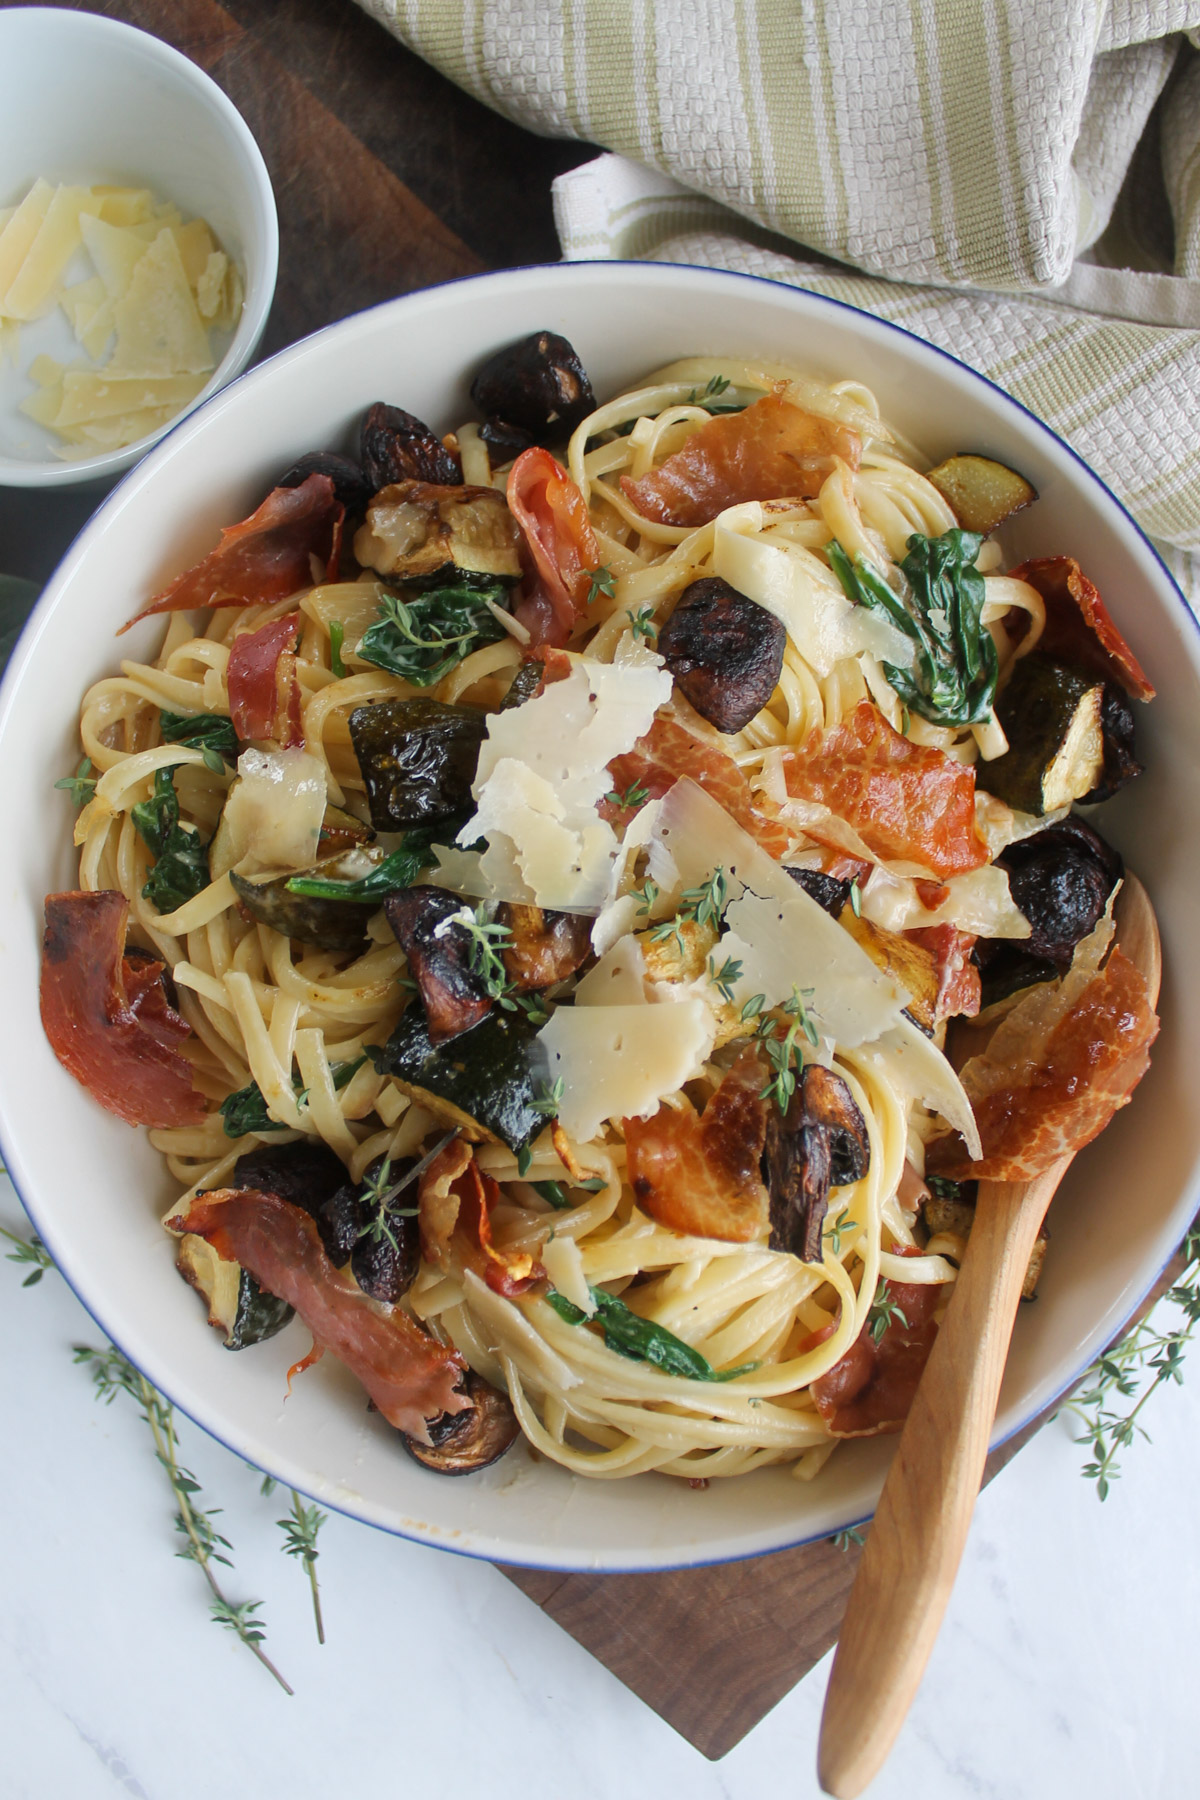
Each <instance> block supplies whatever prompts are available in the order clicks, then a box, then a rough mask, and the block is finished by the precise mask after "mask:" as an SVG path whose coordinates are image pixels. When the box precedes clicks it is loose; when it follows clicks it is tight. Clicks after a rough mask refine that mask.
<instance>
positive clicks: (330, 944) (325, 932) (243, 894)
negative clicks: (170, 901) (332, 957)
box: [229, 852, 370, 954]
mask: <svg viewBox="0 0 1200 1800" xmlns="http://www.w3.org/2000/svg"><path fill="white" fill-rule="evenodd" d="M362 861H363V857H362V856H361V854H356V853H354V852H351V854H350V855H349V856H329V857H326V858H325V859H324V861H322V862H319V863H315V864H314V865H313V867H312V868H311V869H306V870H305V871H304V873H305V874H306V875H316V876H324V877H326V878H327V879H329V880H331V881H337V880H345V881H351V880H353V879H354V877H355V875H356V874H361V873H362V872H363V871H362V868H361V866H360V865H361V864H362ZM343 871H345V872H343ZM293 874H294V871H293V870H290V869H289V870H288V872H287V874H286V875H274V876H268V877H267V878H266V880H263V879H262V878H261V877H259V876H253V877H251V876H247V875H239V874H238V873H237V871H236V870H235V869H231V870H230V871H229V879H230V881H231V882H232V883H233V891H234V893H235V894H236V895H237V897H238V899H239V900H240V901H241V903H242V905H243V906H244V907H245V908H246V911H247V912H248V913H251V914H252V915H253V917H254V918H256V919H257V920H258V921H259V923H260V924H261V925H270V926H271V928H272V930H274V931H280V932H282V933H283V935H284V937H289V938H299V940H300V941H301V943H304V944H316V945H317V946H318V947H319V948H320V949H322V950H355V951H357V952H359V954H361V953H362V952H363V951H364V950H365V949H366V947H367V932H366V925H367V919H368V918H369V917H370V913H369V910H368V909H367V908H365V907H362V906H358V905H356V904H355V902H354V901H352V900H317V899H314V898H313V897H312V896H311V895H308V894H293V893H291V892H290V891H289V889H288V882H289V881H290V880H291V879H292V877H293Z"/></svg>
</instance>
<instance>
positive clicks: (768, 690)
mask: <svg viewBox="0 0 1200 1800" xmlns="http://www.w3.org/2000/svg"><path fill="white" fill-rule="evenodd" d="M786 647H787V632H786V630H785V629H784V626H783V624H782V622H781V620H779V619H777V618H776V617H775V615H774V613H770V612H768V611H767V609H766V607H765V606H759V605H758V603H757V602H756V601H754V600H748V599H747V598H746V596H745V594H739V593H738V591H737V589H736V588H734V587H730V585H729V583H728V582H727V581H722V580H721V579H720V577H719V576H715V575H712V576H707V577H705V579H704V580H702V581H693V582H692V584H691V585H690V587H686V588H685V589H684V590H683V593H682V594H681V595H680V596H679V599H678V601H677V602H676V605H675V610H674V612H673V613H672V614H671V616H670V618H669V619H668V620H667V622H666V624H665V625H664V626H663V628H662V630H661V631H660V632H659V634H658V646H657V648H658V652H659V654H660V656H661V657H662V658H663V660H664V662H665V663H666V665H667V668H668V669H669V670H670V672H671V674H672V676H673V677H674V680H675V685H676V687H678V688H679V690H680V692H681V693H682V694H683V695H684V696H685V698H686V699H687V700H689V701H690V702H691V704H692V705H693V706H694V707H695V709H696V711H697V712H698V713H699V714H700V715H701V717H702V718H705V719H707V720H708V722H709V724H710V725H715V726H716V728H717V730H718V731H724V732H734V731H742V730H744V728H745V727H746V726H747V725H748V724H749V723H750V721H751V719H753V718H754V717H755V716H756V715H757V714H758V713H760V712H761V711H762V709H763V707H764V706H765V705H766V704H767V701H768V700H769V699H770V698H771V695H772V694H773V693H774V692H775V689H776V687H777V686H778V684H779V674H780V670H781V669H782V668H783V653H784V650H785V648H786Z"/></svg>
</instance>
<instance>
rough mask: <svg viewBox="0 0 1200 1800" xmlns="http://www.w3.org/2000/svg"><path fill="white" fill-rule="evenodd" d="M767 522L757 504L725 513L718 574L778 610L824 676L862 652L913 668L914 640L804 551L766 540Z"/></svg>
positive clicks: (720, 521) (718, 530) (717, 534)
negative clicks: (858, 601)
mask: <svg viewBox="0 0 1200 1800" xmlns="http://www.w3.org/2000/svg"><path fill="white" fill-rule="evenodd" d="M768 522H769V515H767V514H764V512H763V508H762V506H761V504H760V503H759V501H757V500H748V501H745V502H743V503H742V504H741V505H740V506H730V507H727V508H726V510H725V511H724V512H723V513H720V514H719V515H718V517H717V520H716V523H715V529H714V534H713V556H712V569H713V574H714V575H719V576H721V577H722V578H723V579H724V580H725V581H727V582H729V584H730V586H731V587H735V588H736V589H737V590H738V592H739V593H740V594H745V596H746V598H747V599H748V600H754V601H756V602H757V604H758V605H759V606H762V607H765V608H766V610H767V612H769V613H774V615H775V617H776V618H777V619H778V620H779V621H780V623H781V624H782V625H783V626H784V627H785V629H786V631H787V634H788V636H789V637H790V638H791V640H792V643H793V644H794V645H795V646H796V649H797V650H798V651H799V652H800V654H801V656H802V657H803V658H804V660H805V661H806V662H807V663H809V664H811V666H812V667H813V668H814V669H815V670H816V672H817V674H818V675H821V676H826V675H831V674H832V673H833V667H834V664H835V663H837V662H840V661H841V660H842V658H843V657H847V656H857V655H858V653H859V652H860V651H861V650H869V651H871V652H872V654H873V655H875V656H879V657H886V658H887V659H888V661H889V662H893V663H897V664H899V665H900V666H901V667H902V668H909V667H911V665H912V661H913V646H912V644H911V642H910V641H909V639H908V638H906V637H905V636H904V635H903V633H902V632H900V631H898V630H897V629H896V628H895V626H894V625H891V624H889V622H888V621H887V620H886V619H884V618H881V617H880V615H879V614H878V613H875V612H870V611H868V610H867V608H866V607H864V606H854V605H853V604H852V603H851V602H850V601H849V600H847V598H846V596H845V594H843V592H842V590H841V588H840V587H839V586H838V585H837V583H836V580H835V579H833V578H831V576H830V574H829V571H828V570H827V569H826V568H825V566H824V564H822V563H821V562H819V560H818V559H817V558H816V557H813V556H810V555H809V554H808V552H807V551H805V550H804V549H803V547H802V546H800V545H799V544H793V543H789V542H788V541H787V540H785V539H780V538H773V537H770V536H764V535H763V528H764V525H765V524H767V523H768Z"/></svg>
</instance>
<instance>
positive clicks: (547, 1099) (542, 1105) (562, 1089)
mask: <svg viewBox="0 0 1200 1800" xmlns="http://www.w3.org/2000/svg"><path fill="white" fill-rule="evenodd" d="M566 1091H567V1084H566V1082H565V1081H564V1079H563V1077H562V1076H561V1075H560V1076H559V1078H558V1080H557V1081H556V1082H555V1083H554V1085H553V1086H552V1087H548V1086H547V1085H546V1083H545V1082H544V1081H543V1082H542V1083H541V1084H540V1085H539V1087H538V1091H537V1093H536V1095H535V1096H534V1098H533V1099H532V1100H531V1101H530V1105H531V1106H532V1107H533V1110H534V1112H536V1113H541V1115H542V1117H543V1118H544V1119H557V1117H558V1113H559V1108H560V1107H561V1106H562V1103H563V1098H564V1096H565V1094H566Z"/></svg>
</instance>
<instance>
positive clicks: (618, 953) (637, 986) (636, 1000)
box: [575, 937, 647, 1006]
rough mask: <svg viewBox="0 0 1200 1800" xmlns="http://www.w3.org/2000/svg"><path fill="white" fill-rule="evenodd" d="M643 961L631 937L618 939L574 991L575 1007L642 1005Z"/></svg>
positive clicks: (636, 943)
mask: <svg viewBox="0 0 1200 1800" xmlns="http://www.w3.org/2000/svg"><path fill="white" fill-rule="evenodd" d="M646 998H647V995H646V958H645V955H644V954H643V951H642V946H641V945H640V944H639V943H638V941H637V939H636V938H635V937H623V938H619V939H618V940H617V942H616V943H615V944H614V945H613V947H612V949H611V950H609V951H608V953H607V954H606V955H604V956H602V957H601V958H600V961H599V962H598V963H597V964H596V966H595V968H594V969H589V970H588V972H587V974H586V975H585V976H584V978H583V980H582V981H581V982H580V983H579V986H578V987H577V988H576V989H575V1004H576V1006H642V1005H644V1004H645V1002H646Z"/></svg>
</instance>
